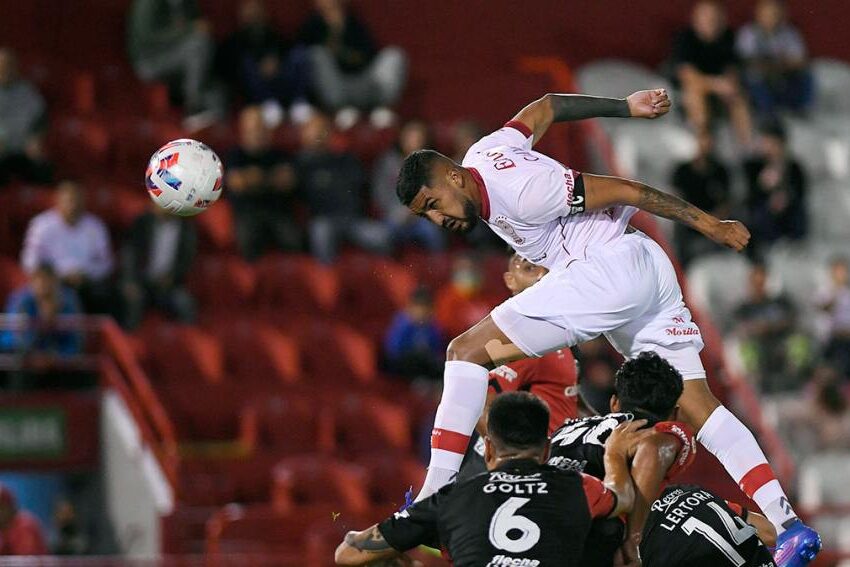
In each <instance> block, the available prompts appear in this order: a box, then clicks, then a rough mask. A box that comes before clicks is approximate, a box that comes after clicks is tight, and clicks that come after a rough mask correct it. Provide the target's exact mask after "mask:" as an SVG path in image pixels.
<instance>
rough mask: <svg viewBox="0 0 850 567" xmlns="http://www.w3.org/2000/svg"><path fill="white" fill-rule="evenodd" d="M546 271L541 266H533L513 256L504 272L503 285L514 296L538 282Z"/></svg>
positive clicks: (523, 259)
mask: <svg viewBox="0 0 850 567" xmlns="http://www.w3.org/2000/svg"><path fill="white" fill-rule="evenodd" d="M548 271H549V270H547V269H546V268H544V267H543V266H537V265H534V264H532V263H531V262H529V261H528V260H526V259H525V258H520V257H519V256H518V255H516V254H514V255H513V256H512V257H511V260H510V263H509V264H508V271H507V272H505V276H504V277H505V285H506V286H507V287H508V289H509V290H511V294H512V295H516V294H518V293H520V292H522V291H525V290H526V289H528V288H530V287H531V286H533V285H534V284H536V283H537V282H539V281H540V278H542V277H543V276H545V275H546V273H547V272H548Z"/></svg>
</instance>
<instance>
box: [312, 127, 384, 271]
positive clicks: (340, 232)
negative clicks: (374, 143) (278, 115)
mask: <svg viewBox="0 0 850 567" xmlns="http://www.w3.org/2000/svg"><path fill="white" fill-rule="evenodd" d="M330 134H331V132H330V123H329V121H328V119H327V118H326V117H325V116H323V115H321V114H318V113H317V114H314V115H313V116H312V117H311V118H310V120H308V121H307V122H306V123H304V125H303V126H302V127H301V151H300V152H299V154H298V158H297V164H298V180H299V187H300V192H301V195H302V196H303V199H304V201H305V203H306V204H307V208H308V211H309V214H310V250H311V252H312V253H313V256H315V257H316V258H317V259H318V260H319V261H321V262H324V263H330V262H332V261H333V260H334V258H335V257H336V254H337V249H338V248H339V245H340V244H341V243H343V242H350V243H354V244H356V245H358V246H361V247H363V248H366V249H367V250H371V251H373V252H376V253H380V254H387V253H388V252H389V248H390V235H389V231H388V230H387V228H386V226H385V225H384V224H383V223H381V222H379V221H375V220H371V219H368V218H366V217H365V216H364V214H363V183H364V176H363V168H362V166H361V165H360V161H359V160H358V159H357V158H356V157H355V156H354V155H353V154H350V153H348V152H343V151H334V150H333V149H332V148H331V145H330Z"/></svg>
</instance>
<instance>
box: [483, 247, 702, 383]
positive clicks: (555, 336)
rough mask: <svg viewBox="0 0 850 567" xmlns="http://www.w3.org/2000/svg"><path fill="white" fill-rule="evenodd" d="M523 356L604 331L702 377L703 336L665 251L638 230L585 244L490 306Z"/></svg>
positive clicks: (625, 349) (616, 342) (617, 343)
mask: <svg viewBox="0 0 850 567" xmlns="http://www.w3.org/2000/svg"><path fill="white" fill-rule="evenodd" d="M491 316H492V318H493V321H494V322H495V323H496V325H497V326H498V327H499V329H501V330H502V332H503V333H505V335H506V336H507V337H508V338H509V339H511V341H512V342H513V343H514V344H515V345H516V346H517V347H518V348H519V349H520V350H522V351H523V352H524V353H525V354H526V355H527V356H532V357H540V356H543V355H544V354H546V353H547V352H551V351H553V350H557V349H560V348H564V347H565V346H573V345H576V344H579V343H583V342H585V341H588V340H591V339H593V338H596V337H598V336H599V335H605V337H606V338H607V339H608V340H609V341H610V342H611V344H612V345H613V346H614V348H615V349H617V351H618V352H619V353H620V354H622V355H623V356H624V357H626V358H633V357H635V356H637V355H638V354H640V353H641V352H644V351H654V352H657V353H658V354H659V355H661V356H662V357H664V358H665V359H667V360H668V362H670V364H672V365H673V366H674V367H675V368H676V369H677V370H679V372H680V373H681V374H682V378H684V379H686V380H687V379H698V378H705V369H704V368H703V366H702V362H701V361H700V358H699V352H700V351H701V350H702V347H703V342H702V336H701V334H700V330H699V328H698V327H697V326H696V324H695V323H694V322H693V320H692V319H691V312H690V311H689V310H688V308H687V307H685V302H684V300H683V298H682V290H681V288H680V287H679V282H678V281H677V280H676V272H675V270H674V269H673V265H672V264H671V263H670V259H669V258H668V257H667V254H666V253H665V252H664V250H662V249H661V247H660V246H659V245H658V243H656V242H655V241H654V240H652V239H651V238H649V237H648V236H646V235H645V234H643V233H642V232H639V231H638V232H634V233H631V234H625V235H623V236H622V237H621V238H620V239H618V240H616V241H614V242H611V243H608V244H605V245H594V246H589V247H588V248H587V251H586V253H585V257H584V258H583V259H579V260H574V261H573V262H571V263H570V264H569V265H568V266H567V267H566V268H564V269H563V270H559V271H557V272H554V271H553V272H549V273H548V274H546V275H545V276H544V277H543V278H542V279H541V280H540V281H539V282H537V283H536V284H535V285H533V286H532V287H530V288H528V289H526V290H525V291H523V292H522V293H520V294H519V295H516V296H514V297H512V298H510V299H508V300H507V301H505V302H504V303H502V304H501V305H499V306H498V307H496V308H495V309H494V310H493V312H492V313H491Z"/></svg>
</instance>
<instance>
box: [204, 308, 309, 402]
mask: <svg viewBox="0 0 850 567" xmlns="http://www.w3.org/2000/svg"><path fill="white" fill-rule="evenodd" d="M213 332H214V334H215V335H216V336H218V337H219V339H220V340H221V344H222V345H223V348H224V352H225V357H226V370H227V374H228V376H229V377H230V379H231V380H235V381H237V382H238V383H240V384H242V385H243V386H245V387H252V388H259V389H264V390H268V391H272V390H276V389H278V388H279V387H280V386H282V385H283V384H292V383H295V382H297V381H298V380H300V379H301V377H302V375H303V371H302V368H301V353H300V352H299V350H298V343H297V342H296V341H294V340H293V339H291V338H290V337H287V336H286V335H284V334H283V333H281V332H280V331H279V330H278V329H276V328H275V327H273V326H272V325H270V324H268V323H263V322H260V321H251V320H245V319H243V320H238V321H235V322H231V323H229V324H227V325H221V326H219V327H217V328H215V329H214V330H213Z"/></svg>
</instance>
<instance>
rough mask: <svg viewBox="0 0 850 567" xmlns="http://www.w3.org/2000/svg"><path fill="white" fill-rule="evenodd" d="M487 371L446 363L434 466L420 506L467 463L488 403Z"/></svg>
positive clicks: (436, 421)
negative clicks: (480, 419) (472, 439)
mask: <svg viewBox="0 0 850 567" xmlns="http://www.w3.org/2000/svg"><path fill="white" fill-rule="evenodd" d="M487 378H488V372H487V369H486V368H484V367H483V366H480V365H478V364H473V363H471V362H465V361H462V360H450V361H448V362H446V370H445V373H444V374H443V396H442V398H441V399H440V405H439V407H438V408H437V416H436V418H435V419H434V430H433V432H432V433H431V463H430V465H428V474H427V475H425V484H423V485H422V490H420V491H419V495H418V496H417V497H416V501H417V502H419V501H420V500H423V499H425V498H428V497H429V496H431V495H432V494H433V493H435V492H437V491H438V490H439V489H440V488H442V487H443V486H445V485H446V484H448V483H450V482H451V481H452V479H453V478H454V476H455V475H456V474H457V472H458V471H459V470H460V464H461V463H462V462H463V456H464V454H465V453H466V449H467V447H468V446H469V437H470V435H472V431H473V430H474V429H475V424H476V423H478V418H479V417H480V416H481V411H482V410H483V409H484V402H485V401H486V400H487Z"/></svg>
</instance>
